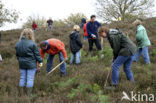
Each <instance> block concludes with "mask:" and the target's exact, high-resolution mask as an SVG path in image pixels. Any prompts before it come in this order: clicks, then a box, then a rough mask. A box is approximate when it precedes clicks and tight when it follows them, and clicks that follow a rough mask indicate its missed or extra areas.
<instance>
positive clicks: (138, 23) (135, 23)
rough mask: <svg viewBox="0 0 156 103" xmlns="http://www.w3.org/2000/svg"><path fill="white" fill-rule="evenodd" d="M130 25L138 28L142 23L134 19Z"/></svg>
mask: <svg viewBox="0 0 156 103" xmlns="http://www.w3.org/2000/svg"><path fill="white" fill-rule="evenodd" d="M132 24H133V25H136V26H138V25H140V24H142V22H141V21H140V20H139V19H136V20H135V21H134V22H133V23H132Z"/></svg>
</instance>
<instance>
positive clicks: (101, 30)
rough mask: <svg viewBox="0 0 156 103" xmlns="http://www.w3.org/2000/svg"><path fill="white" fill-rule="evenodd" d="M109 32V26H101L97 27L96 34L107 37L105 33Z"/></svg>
mask: <svg viewBox="0 0 156 103" xmlns="http://www.w3.org/2000/svg"><path fill="white" fill-rule="evenodd" d="M108 32H109V28H108V27H105V26H101V27H99V29H98V34H99V35H100V36H101V37H103V38H106V37H107V33H108Z"/></svg>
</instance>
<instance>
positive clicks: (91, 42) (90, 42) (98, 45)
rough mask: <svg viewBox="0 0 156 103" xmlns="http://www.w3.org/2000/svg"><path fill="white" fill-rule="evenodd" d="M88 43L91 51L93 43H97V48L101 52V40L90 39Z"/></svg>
mask: <svg viewBox="0 0 156 103" xmlns="http://www.w3.org/2000/svg"><path fill="white" fill-rule="evenodd" d="M88 43H89V51H92V50H93V43H95V45H96V48H97V49H98V50H101V44H100V42H99V39H88Z"/></svg>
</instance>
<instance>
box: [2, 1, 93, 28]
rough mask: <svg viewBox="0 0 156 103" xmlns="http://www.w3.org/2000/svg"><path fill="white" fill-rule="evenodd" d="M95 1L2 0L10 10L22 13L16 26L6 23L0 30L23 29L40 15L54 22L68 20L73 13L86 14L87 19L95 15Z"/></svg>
mask: <svg viewBox="0 0 156 103" xmlns="http://www.w3.org/2000/svg"><path fill="white" fill-rule="evenodd" d="M93 2H94V0H2V3H3V4H4V5H5V7H6V8H8V9H16V10H18V11H19V12H20V14H19V20H18V22H17V23H16V24H10V23H6V24H5V26H3V27H1V28H0V30H8V29H16V28H20V27H22V24H23V23H24V22H26V20H27V18H28V17H29V16H32V15H39V16H43V17H45V18H47V19H48V18H49V17H51V18H52V19H53V20H58V19H64V18H67V17H68V16H69V15H70V14H71V13H79V12H80V13H84V14H85V15H86V16H87V17H90V15H92V14H95V10H94V9H95V8H94V7H93V6H94V3H93Z"/></svg>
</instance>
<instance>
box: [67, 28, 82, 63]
mask: <svg viewBox="0 0 156 103" xmlns="http://www.w3.org/2000/svg"><path fill="white" fill-rule="evenodd" d="M73 30H74V31H73V32H72V33H71V34H70V36H69V38H70V49H71V52H72V56H71V60H70V63H71V64H72V63H73V61H74V58H75V57H76V64H80V49H81V48H82V46H83V45H82V43H81V38H80V33H79V30H80V27H79V26H78V25H75V26H74V27H73Z"/></svg>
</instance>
